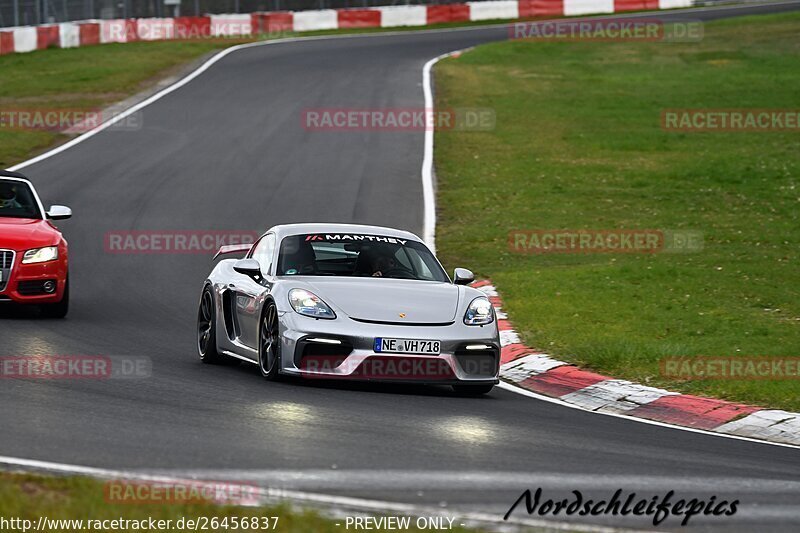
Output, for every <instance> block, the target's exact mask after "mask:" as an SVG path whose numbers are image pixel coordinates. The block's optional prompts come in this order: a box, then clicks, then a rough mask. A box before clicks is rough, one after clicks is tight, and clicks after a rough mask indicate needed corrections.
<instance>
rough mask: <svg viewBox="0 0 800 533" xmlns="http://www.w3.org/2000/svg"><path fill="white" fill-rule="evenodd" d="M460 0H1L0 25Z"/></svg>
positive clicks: (432, 3) (439, 2)
mask: <svg viewBox="0 0 800 533" xmlns="http://www.w3.org/2000/svg"><path fill="white" fill-rule="evenodd" d="M459 1H463V0H0V27H9V26H28V25H33V24H46V23H54V22H68V21H71V20H86V19H114V18H147V17H174V16H181V15H184V16H193V15H203V14H209V13H252V12H255V11H302V10H306V9H342V8H358V7H374V6H387V5H426V4H427V5H436V4H450V3H455V2H459Z"/></svg>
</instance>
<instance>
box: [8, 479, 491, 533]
mask: <svg viewBox="0 0 800 533" xmlns="http://www.w3.org/2000/svg"><path fill="white" fill-rule="evenodd" d="M373 516H375V515H373ZM0 517H2V518H5V519H10V518H20V519H23V520H30V521H32V523H33V526H34V527H35V525H36V524H37V522H38V520H39V517H45V518H48V519H51V520H59V519H64V520H84V521H86V520H89V519H91V520H115V519H120V518H122V519H126V520H147V519H148V518H153V519H154V520H156V521H157V520H172V522H171V524H172V527H171V528H170V529H165V531H180V530H193V528H187V527H184V528H183V529H177V528H176V527H175V524H176V523H177V521H178V520H179V519H181V518H185V519H199V518H200V517H206V518H208V519H209V520H210V519H212V518H217V519H218V520H220V521H221V520H223V519H224V518H225V517H228V520H229V521H228V525H229V527H228V528H227V529H226V528H224V527H223V526H220V527H217V528H213V527H209V528H208V529H203V530H204V531H255V529H252V528H250V529H244V528H239V529H237V528H235V527H233V525H232V521H231V518H233V517H238V518H239V519H240V520H239V521H241V519H242V518H244V517H278V520H277V528H275V529H273V531H278V532H282V533H294V532H296V533H309V532H315V533H317V532H319V533H339V532H341V531H346V528H345V525H344V520H342V519H331V518H327V517H324V516H322V515H320V514H319V513H317V512H313V511H297V510H293V509H291V508H290V507H288V506H286V505H280V506H273V507H260V508H259V507H234V506H215V505H211V504H208V505H206V504H191V505H183V504H180V505H156V504H146V505H137V504H134V503H130V502H128V503H123V504H111V503H108V502H107V501H106V499H105V492H104V483H103V482H101V481H97V480H94V479H90V478H83V477H46V476H40V475H32V474H11V473H4V472H0ZM184 523H185V522H184ZM209 523H210V522H209ZM274 523H275V522H274V520H271V521H270V524H274ZM337 523H340V524H341V525H339V526H337V525H336V524H337ZM411 523H412V524H414V520H413V519H412V520H411ZM131 525H132V524H131ZM13 529H14V528H12V530H13ZM86 529H88V527H87V524H85V523H84V529H83V530H86ZM146 529H147V528H146V527H145V528H144V530H146ZM17 530H19V531H21V529H19V528H17ZM53 530H54V531H55V530H58V531H79V529H78V528H76V526H75V525H74V523H73V524H72V526H65V527H58V528H54V529H53ZM107 530H108V531H143V529H136V528H135V527H130V528H127V529H125V528H119V527H115V528H111V529H107ZM260 530H261V531H266V529H260ZM29 531H30V530H29ZM373 531H386V530H384V529H375V530H373ZM405 531H410V532H418V531H422V530H419V529H417V528H415V527H413V528H410V529H408V530H405ZM453 531H455V532H467V531H475V530H472V529H470V530H467V529H464V528H462V527H455V528H454V529H453Z"/></svg>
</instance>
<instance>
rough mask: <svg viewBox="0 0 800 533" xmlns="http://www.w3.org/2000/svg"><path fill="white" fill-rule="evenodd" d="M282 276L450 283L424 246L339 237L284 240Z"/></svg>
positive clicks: (386, 239) (355, 236)
mask: <svg viewBox="0 0 800 533" xmlns="http://www.w3.org/2000/svg"><path fill="white" fill-rule="evenodd" d="M278 275H279V276H356V277H375V278H395V279H415V280H424V281H445V282H446V281H449V279H448V278H447V274H445V272H444V270H442V267H441V266H440V265H439V262H438V261H436V258H435V257H433V254H432V253H431V252H430V251H429V250H428V249H427V248H426V247H425V245H423V244H422V243H420V242H417V241H412V240H406V239H399V238H396V237H384V236H380V235H359V234H339V233H336V234H313V235H292V236H291V237H286V238H284V239H283V241H282V242H281V250H280V257H279V258H278Z"/></svg>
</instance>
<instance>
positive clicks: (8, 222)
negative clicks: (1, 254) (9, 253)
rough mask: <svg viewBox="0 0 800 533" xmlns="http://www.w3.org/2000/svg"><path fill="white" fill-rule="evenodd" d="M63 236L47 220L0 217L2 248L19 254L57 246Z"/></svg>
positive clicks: (0, 241)
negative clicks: (34, 249)
mask: <svg viewBox="0 0 800 533" xmlns="http://www.w3.org/2000/svg"><path fill="white" fill-rule="evenodd" d="M60 238H61V234H60V233H59V231H58V230H57V229H55V228H54V227H53V226H51V225H50V223H49V222H48V221H46V220H33V219H30V218H4V217H0V248H5V249H11V250H15V251H17V252H21V251H23V250H30V249H31V248H40V247H42V246H55V245H57V244H58V242H59V240H60Z"/></svg>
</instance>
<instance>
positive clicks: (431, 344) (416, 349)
mask: <svg viewBox="0 0 800 533" xmlns="http://www.w3.org/2000/svg"><path fill="white" fill-rule="evenodd" d="M441 347H442V343H441V341H428V340H422V339H387V338H384V337H378V338H376V339H375V351H376V352H377V353H409V354H423V355H439V353H440V352H441Z"/></svg>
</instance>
